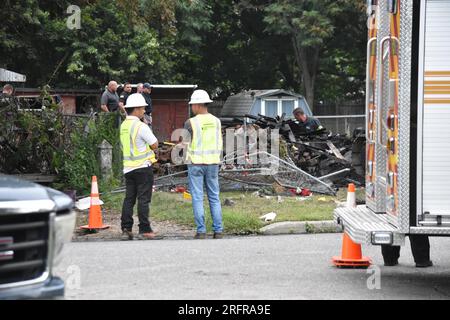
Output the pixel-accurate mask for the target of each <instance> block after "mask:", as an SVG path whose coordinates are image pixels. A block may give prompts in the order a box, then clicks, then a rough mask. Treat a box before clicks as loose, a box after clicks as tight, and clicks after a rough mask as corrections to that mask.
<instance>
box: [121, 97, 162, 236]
mask: <svg viewBox="0 0 450 320" xmlns="http://www.w3.org/2000/svg"><path fill="white" fill-rule="evenodd" d="M146 106H147V103H146V102H145V99H144V97H143V96H142V95H141V94H139V93H135V94H132V95H130V96H129V97H128V99H127V104H126V105H125V109H126V111H127V115H128V116H127V118H126V119H125V121H123V123H122V125H121V127H120V142H121V144H122V150H123V173H124V175H125V180H126V194H125V199H124V201H123V206H122V219H121V220H122V224H121V227H122V240H132V239H133V233H132V228H133V208H134V205H135V203H136V200H137V212H138V217H139V234H138V239H139V240H153V239H157V238H159V237H157V236H156V234H155V233H154V232H153V230H152V228H151V226H150V221H149V218H148V216H149V206H150V202H151V199H152V189H153V169H152V167H151V166H152V163H153V162H155V154H154V152H153V150H155V149H156V148H157V147H158V140H157V139H156V137H155V136H154V134H153V132H152V130H151V129H150V128H149V127H148V126H147V125H146V124H144V123H143V122H141V119H143V117H144V113H145V107H146Z"/></svg>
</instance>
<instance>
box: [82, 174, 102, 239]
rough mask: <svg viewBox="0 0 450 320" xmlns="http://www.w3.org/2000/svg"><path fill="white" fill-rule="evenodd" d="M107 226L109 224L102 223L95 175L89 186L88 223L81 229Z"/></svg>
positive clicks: (95, 228)
mask: <svg viewBox="0 0 450 320" xmlns="http://www.w3.org/2000/svg"><path fill="white" fill-rule="evenodd" d="M107 228H109V226H106V225H104V224H103V219H102V209H101V207H100V196H99V192H98V183H97V177H96V176H93V177H92V187H91V206H90V208H89V224H88V225H87V226H82V227H81V229H86V230H97V229H107Z"/></svg>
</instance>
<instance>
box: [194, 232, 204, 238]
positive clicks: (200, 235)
mask: <svg viewBox="0 0 450 320" xmlns="http://www.w3.org/2000/svg"><path fill="white" fill-rule="evenodd" d="M194 239H206V233H198V232H197V233H196V234H195V236H194Z"/></svg>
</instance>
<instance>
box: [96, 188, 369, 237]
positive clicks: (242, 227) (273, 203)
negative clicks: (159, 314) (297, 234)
mask: <svg viewBox="0 0 450 320" xmlns="http://www.w3.org/2000/svg"><path fill="white" fill-rule="evenodd" d="M123 197H124V194H114V195H111V194H109V195H104V196H102V200H103V201H104V202H105V207H106V208H108V209H112V210H114V211H116V212H118V213H120V212H121V210H122V201H123ZM220 197H221V200H222V203H223V201H224V200H225V199H226V198H227V199H230V200H233V201H234V202H235V204H234V206H222V214H223V223H224V227H225V232H226V233H229V234H252V233H257V232H258V230H259V229H260V228H261V227H263V226H264V225H266V224H267V223H264V222H263V221H261V220H260V219H259V217H260V216H262V215H264V214H266V213H269V212H275V213H276V214H277V217H276V220H275V222H281V221H321V220H332V219H333V210H334V209H335V208H336V201H344V200H345V198H346V193H345V190H341V191H339V192H338V194H337V196H336V197H332V196H323V195H314V196H312V197H310V198H307V199H304V200H301V201H300V200H299V199H301V198H299V199H297V198H296V197H282V198H281V199H282V202H280V203H279V202H278V199H277V197H276V196H272V197H270V198H266V197H258V196H254V195H253V194H252V193H251V192H223V193H221V195H220ZM357 197H358V199H361V198H364V193H363V191H360V190H358V192H357ZM150 216H151V219H152V220H156V221H171V222H175V223H177V224H180V225H185V226H190V227H193V228H194V227H195V224H194V218H193V213H192V205H191V202H190V201H189V200H185V199H183V196H182V194H176V193H167V192H156V193H154V194H153V198H152V205H151V208H150ZM205 216H206V226H207V229H208V232H211V224H212V221H211V215H210V212H209V206H208V202H207V201H206V200H205Z"/></svg>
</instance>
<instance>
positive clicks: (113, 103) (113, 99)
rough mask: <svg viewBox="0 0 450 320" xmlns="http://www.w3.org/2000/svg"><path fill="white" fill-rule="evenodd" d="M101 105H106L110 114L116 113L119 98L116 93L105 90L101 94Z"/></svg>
mask: <svg viewBox="0 0 450 320" xmlns="http://www.w3.org/2000/svg"><path fill="white" fill-rule="evenodd" d="M101 104H102V105H106V106H107V107H108V110H109V111H110V112H114V111H117V109H118V108H119V96H118V94H117V92H111V91H109V90H108V89H106V90H105V92H103V95H102V100H101Z"/></svg>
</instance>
